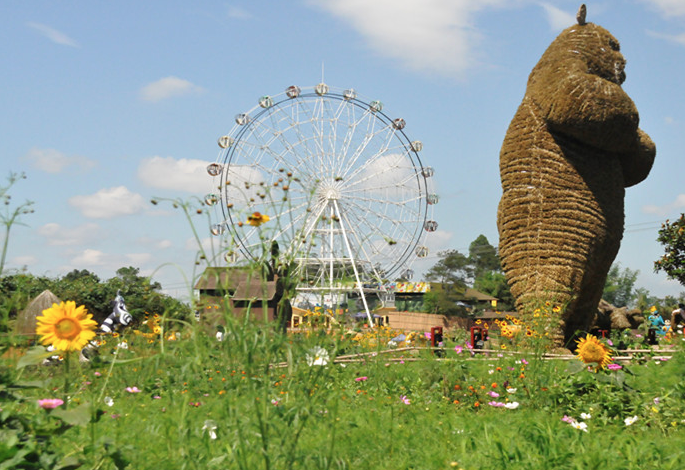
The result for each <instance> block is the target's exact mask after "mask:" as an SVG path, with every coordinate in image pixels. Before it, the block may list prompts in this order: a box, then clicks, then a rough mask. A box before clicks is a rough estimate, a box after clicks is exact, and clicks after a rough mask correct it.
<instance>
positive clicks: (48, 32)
mask: <svg viewBox="0 0 685 470" xmlns="http://www.w3.org/2000/svg"><path fill="white" fill-rule="evenodd" d="M26 26H28V27H29V28H32V29H35V30H36V31H38V32H39V33H40V34H42V35H43V36H45V37H46V38H48V39H49V40H50V41H52V42H54V43H55V44H60V45H62V46H71V47H79V45H78V43H77V42H76V41H74V40H73V39H71V38H70V37H69V36H67V35H66V34H64V33H63V32H61V31H57V30H56V29H54V28H51V27H50V26H47V25H44V24H41V23H33V22H29V23H26Z"/></svg>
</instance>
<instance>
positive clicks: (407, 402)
mask: <svg viewBox="0 0 685 470" xmlns="http://www.w3.org/2000/svg"><path fill="white" fill-rule="evenodd" d="M400 400H402V403H404V404H405V405H411V401H409V398H407V397H406V396H405V395H402V396H401V397H400Z"/></svg>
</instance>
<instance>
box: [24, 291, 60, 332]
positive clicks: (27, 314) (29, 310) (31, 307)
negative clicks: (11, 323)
mask: <svg viewBox="0 0 685 470" xmlns="http://www.w3.org/2000/svg"><path fill="white" fill-rule="evenodd" d="M60 302H61V300H60V299H59V298H58V297H57V296H56V295H55V294H53V293H52V292H50V291H49V290H44V291H43V292H41V293H40V294H39V295H38V297H36V298H35V299H33V300H32V301H31V302H29V304H28V306H27V307H26V308H25V309H24V310H23V311H21V312H20V313H19V315H17V323H16V325H15V327H14V332H15V334H17V335H24V336H33V335H35V334H36V317H39V316H41V315H42V314H43V310H45V309H46V308H50V307H52V304H59V303H60Z"/></svg>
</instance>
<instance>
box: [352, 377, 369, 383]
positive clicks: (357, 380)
mask: <svg viewBox="0 0 685 470" xmlns="http://www.w3.org/2000/svg"><path fill="white" fill-rule="evenodd" d="M367 379H368V377H357V378H356V379H354V381H355V382H364V381H365V380H367Z"/></svg>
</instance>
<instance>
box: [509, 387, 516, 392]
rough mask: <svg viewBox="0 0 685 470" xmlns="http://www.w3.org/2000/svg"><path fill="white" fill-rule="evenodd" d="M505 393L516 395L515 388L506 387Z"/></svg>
mask: <svg viewBox="0 0 685 470" xmlns="http://www.w3.org/2000/svg"><path fill="white" fill-rule="evenodd" d="M507 393H516V388H514V387H507Z"/></svg>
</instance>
